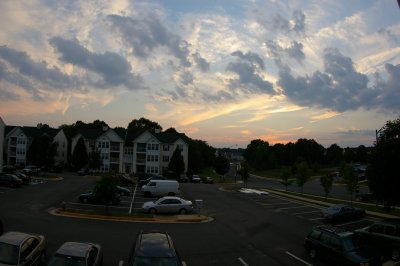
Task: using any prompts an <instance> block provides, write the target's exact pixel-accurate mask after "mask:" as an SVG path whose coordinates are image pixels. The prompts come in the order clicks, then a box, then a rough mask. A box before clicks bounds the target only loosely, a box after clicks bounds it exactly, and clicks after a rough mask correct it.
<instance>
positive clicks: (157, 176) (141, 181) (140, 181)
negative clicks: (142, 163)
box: [138, 175, 167, 187]
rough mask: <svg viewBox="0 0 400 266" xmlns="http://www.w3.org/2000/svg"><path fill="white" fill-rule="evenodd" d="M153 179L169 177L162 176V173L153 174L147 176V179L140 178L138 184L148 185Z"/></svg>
mask: <svg viewBox="0 0 400 266" xmlns="http://www.w3.org/2000/svg"><path fill="white" fill-rule="evenodd" d="M152 180H167V178H166V177H164V176H161V175H153V176H150V177H147V178H145V179H141V180H139V182H138V186H140V187H141V186H143V185H146V184H148V183H149V182H150V181H152Z"/></svg>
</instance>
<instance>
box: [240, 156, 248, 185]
mask: <svg viewBox="0 0 400 266" xmlns="http://www.w3.org/2000/svg"><path fill="white" fill-rule="evenodd" d="M239 174H240V177H241V178H242V180H243V185H244V187H247V181H248V180H249V177H250V172H249V165H248V163H247V162H244V163H242V166H241V168H240V170H239Z"/></svg>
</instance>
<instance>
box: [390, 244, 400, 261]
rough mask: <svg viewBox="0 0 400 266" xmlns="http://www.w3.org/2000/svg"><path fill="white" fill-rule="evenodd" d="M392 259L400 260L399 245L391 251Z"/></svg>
mask: <svg viewBox="0 0 400 266" xmlns="http://www.w3.org/2000/svg"><path fill="white" fill-rule="evenodd" d="M390 259H391V260H393V261H396V262H397V261H399V259H400V249H399V248H397V247H394V248H393V249H392V251H391V252H390Z"/></svg>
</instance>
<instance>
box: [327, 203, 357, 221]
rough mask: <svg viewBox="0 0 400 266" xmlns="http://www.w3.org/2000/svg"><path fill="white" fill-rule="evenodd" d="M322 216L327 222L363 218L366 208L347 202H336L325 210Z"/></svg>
mask: <svg viewBox="0 0 400 266" xmlns="http://www.w3.org/2000/svg"><path fill="white" fill-rule="evenodd" d="M322 216H323V217H324V219H325V221H327V222H332V223H335V222H344V221H350V220H356V219H361V218H363V217H364V216H365V210H364V209H361V208H355V207H352V206H350V205H347V204H335V205H332V206H330V207H329V208H327V209H325V210H323V211H322Z"/></svg>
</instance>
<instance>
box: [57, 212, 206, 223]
mask: <svg viewBox="0 0 400 266" xmlns="http://www.w3.org/2000/svg"><path fill="white" fill-rule="evenodd" d="M49 213H50V214H52V215H57V216H65V217H72V218H82V219H95V220H105V221H120V222H153V223H203V222H210V221H213V218H211V217H208V216H204V215H200V216H198V217H184V216H182V215H176V216H174V217H175V218H174V217H161V216H156V217H125V216H108V215H99V214H85V213H78V212H69V211H63V210H60V209H52V210H49Z"/></svg>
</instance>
